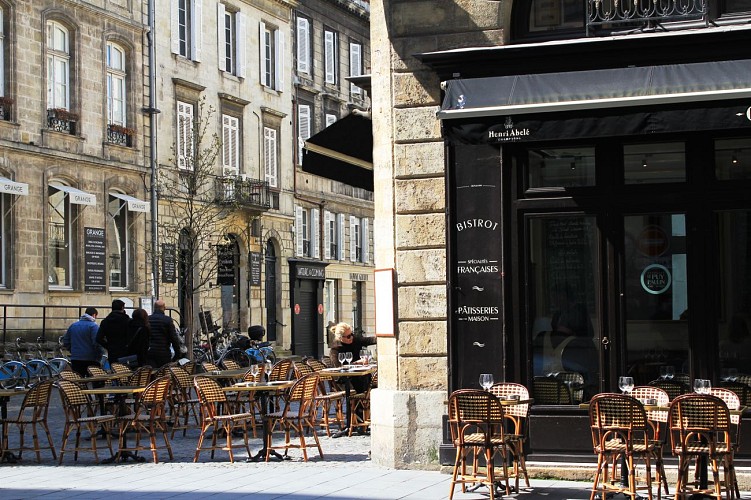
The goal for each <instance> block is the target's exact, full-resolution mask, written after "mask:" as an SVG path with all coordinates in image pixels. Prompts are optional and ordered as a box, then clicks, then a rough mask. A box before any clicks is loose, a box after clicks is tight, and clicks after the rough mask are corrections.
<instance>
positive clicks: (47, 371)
mask: <svg viewBox="0 0 751 500" xmlns="http://www.w3.org/2000/svg"><path fill="white" fill-rule="evenodd" d="M26 370H27V371H28V374H29V382H30V383H32V384H35V383H37V382H40V381H42V380H45V379H48V378H52V368H51V367H50V365H49V363H47V361H45V360H43V359H30V360H29V361H27V362H26Z"/></svg>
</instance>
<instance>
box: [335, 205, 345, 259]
mask: <svg viewBox="0 0 751 500" xmlns="http://www.w3.org/2000/svg"><path fill="white" fill-rule="evenodd" d="M336 217H337V219H338V220H337V223H336V230H337V231H339V235H338V237H337V243H338V245H337V246H336V248H337V251H338V252H339V255H336V256H334V258H335V259H337V260H344V214H337V216H336Z"/></svg>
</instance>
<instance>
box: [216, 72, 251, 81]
mask: <svg viewBox="0 0 751 500" xmlns="http://www.w3.org/2000/svg"><path fill="white" fill-rule="evenodd" d="M219 73H220V74H221V75H222V76H223V77H224V78H226V79H227V80H231V81H233V82H237V83H242V82H243V80H245V79H244V78H241V77H239V76H237V75H235V74H234V73H231V72H229V71H223V70H221V69H220V70H219Z"/></svg>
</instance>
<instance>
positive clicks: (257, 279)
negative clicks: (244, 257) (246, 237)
mask: <svg viewBox="0 0 751 500" xmlns="http://www.w3.org/2000/svg"><path fill="white" fill-rule="evenodd" d="M248 260H249V262H250V286H261V254H260V253H259V252H250V255H249V258H248Z"/></svg>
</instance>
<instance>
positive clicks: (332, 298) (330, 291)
mask: <svg viewBox="0 0 751 500" xmlns="http://www.w3.org/2000/svg"><path fill="white" fill-rule="evenodd" d="M336 284H337V280H332V279H327V280H326V283H325V284H324V285H323V308H324V310H325V311H326V312H325V314H326V319H325V321H326V324H327V325H330V324H332V323H336V322H337V321H338V318H339V314H338V312H337V307H336V305H337V303H338V300H337V285H336ZM327 331H328V330H327Z"/></svg>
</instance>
